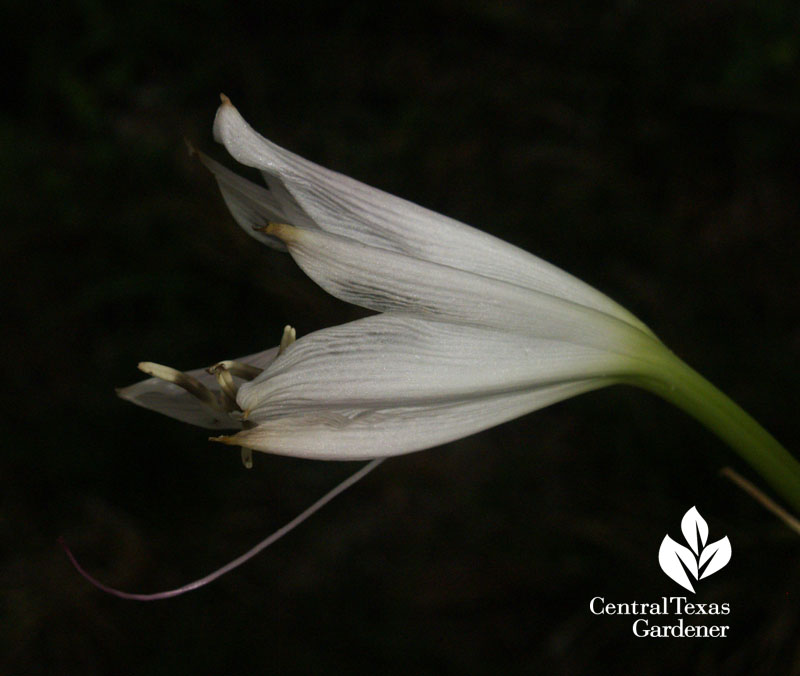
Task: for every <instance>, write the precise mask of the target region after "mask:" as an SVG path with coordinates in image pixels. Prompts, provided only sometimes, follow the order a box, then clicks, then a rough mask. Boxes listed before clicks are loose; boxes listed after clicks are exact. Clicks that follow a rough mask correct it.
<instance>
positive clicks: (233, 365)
mask: <svg viewBox="0 0 800 676" xmlns="http://www.w3.org/2000/svg"><path fill="white" fill-rule="evenodd" d="M216 368H220V369H225V370H226V371H230V374H231V375H232V376H236V377H237V378H241V379H242V380H247V381H250V380H253V378H257V377H258V376H260V375H261V373H262V372H263V371H264V369H260V368H258V367H257V366H251V365H250V364H245V363H244V362H240V361H233V360H232V359H226V360H225V361H221V362H218V363H216V364H214V366H212V367H210V368H209V369H208V372H209V373H213V372H214V371H213V370H212V369H216Z"/></svg>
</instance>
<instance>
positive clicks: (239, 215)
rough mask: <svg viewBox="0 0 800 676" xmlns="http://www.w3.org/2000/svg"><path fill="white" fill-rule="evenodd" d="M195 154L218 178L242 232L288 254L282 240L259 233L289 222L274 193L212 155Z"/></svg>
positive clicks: (223, 195)
mask: <svg viewBox="0 0 800 676" xmlns="http://www.w3.org/2000/svg"><path fill="white" fill-rule="evenodd" d="M194 152H195V153H196V154H197V156H198V157H199V158H200V161H201V162H202V163H203V164H204V165H205V166H206V168H207V169H208V170H209V171H210V172H211V173H212V174H214V178H215V179H216V181H217V185H218V186H219V190H220V192H221V193H222V198H223V199H224V200H225V204H226V205H227V206H228V209H229V210H230V212H231V215H232V216H233V218H234V220H235V221H236V222H237V223H238V224H239V225H240V226H241V227H242V229H243V230H244V231H245V232H246V233H247V234H248V235H250V236H251V237H253V238H255V239H257V240H258V241H259V242H262V243H264V244H266V245H268V246H271V247H273V248H275V249H281V250H283V251H285V250H286V246H285V245H284V244H283V242H281V241H280V240H279V239H277V238H275V237H271V236H270V235H266V234H264V233H263V232H261V231H259V230H255V228H260V227H263V226H265V225H267V223H270V222H278V223H283V222H285V221H286V220H287V217H286V214H285V213H284V211H283V209H282V208H281V206H280V204H279V203H278V200H276V199H275V197H274V196H273V195H272V193H271V192H270V191H269V190H267V189H266V188H263V187H262V186H260V185H256V184H255V183H253V182H252V181H248V180H247V179H246V178H242V177H241V176H239V175H238V174H235V173H234V172H232V171H231V170H230V169H227V168H226V167H223V166H222V165H221V164H220V163H219V162H216V161H214V160H212V159H211V158H210V157H209V156H208V155H206V154H204V153H201V152H199V151H194Z"/></svg>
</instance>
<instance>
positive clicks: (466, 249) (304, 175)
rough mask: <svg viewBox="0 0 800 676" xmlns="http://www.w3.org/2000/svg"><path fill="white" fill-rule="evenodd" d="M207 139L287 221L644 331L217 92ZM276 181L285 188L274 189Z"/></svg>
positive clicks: (565, 279)
mask: <svg viewBox="0 0 800 676" xmlns="http://www.w3.org/2000/svg"><path fill="white" fill-rule="evenodd" d="M214 137H215V138H216V139H217V140H218V141H220V142H221V143H223V144H224V145H225V147H226V149H227V150H228V152H229V153H230V154H231V155H232V156H233V157H234V158H235V159H236V160H237V161H239V162H241V163H242V164H245V165H247V166H251V167H256V168H258V169H261V170H262V171H263V172H264V175H265V178H266V180H267V182H268V185H269V186H270V188H271V189H272V191H273V193H274V196H275V197H276V199H278V200H279V201H281V205H282V207H283V210H284V212H285V213H286V215H287V216H288V219H287V221H288V222H289V223H291V224H293V225H298V226H308V225H309V223H308V222H307V221H305V222H304V220H305V219H304V215H305V216H307V217H310V219H311V221H313V223H314V224H315V225H316V226H317V227H319V228H321V229H323V230H325V231H326V232H330V233H333V234H338V235H343V236H346V237H350V238H352V239H355V240H358V241H359V242H362V243H364V244H368V245H370V246H373V247H379V248H382V249H387V250H390V251H396V252H399V253H403V254H406V255H407V256H410V257H413V258H418V259H421V260H427V261H432V262H435V263H440V264H443V265H447V266H451V267H454V268H457V269H460V270H466V271H468V272H472V273H475V274H480V275H484V276H486V277H490V278H492V279H497V280H501V281H504V282H510V283H512V284H517V285H520V286H523V287H526V288H529V289H533V290H536V291H542V292H544V293H547V294H551V295H554V296H557V297H559V298H564V299H566V300H570V301H572V302H574V303H578V304H580V305H584V306H586V307H590V308H593V309H595V310H598V311H600V312H604V313H607V314H609V315H611V316H614V317H617V318H618V319H621V320H623V321H625V322H627V323H629V324H631V325H632V326H636V327H638V328H639V329H642V330H644V331H646V332H649V329H647V328H646V327H645V326H644V324H642V322H641V321H640V320H638V319H637V318H636V317H634V316H633V315H631V314H630V313H629V312H628V311H627V310H625V309H624V308H623V307H621V306H620V305H618V304H617V303H615V302H614V301H613V300H611V299H610V298H608V297H607V296H605V295H604V294H602V293H600V292H599V291H597V290H596V289H594V288H592V287H591V286H589V285H588V284H586V283H584V282H582V281H581V280H579V279H577V278H575V277H573V276H572V275H570V274H568V273H566V272H564V271H563V270H560V269H559V268H557V267H555V266H554V265H551V264H550V263H547V262H546V261H543V260H541V259H540V258H537V257H536V256H533V255H532V254H529V253H528V252H526V251H523V250H522V249H519V248H517V247H515V246H513V245H511V244H508V243H507V242H504V241H502V240H500V239H497V238H496V237H492V236H491V235H489V234H487V233H485V232H482V231H480V230H476V229H475V228H472V227H470V226H467V225H464V224H463V223H460V222H458V221H456V220H454V219H452V218H448V217H446V216H442V215H441V214H437V213H435V212H433V211H430V210H429V209H425V208H423V207H420V206H418V205H416V204H414V203H412V202H409V201H407V200H404V199H401V198H399V197H395V196H393V195H390V194H388V193H385V192H383V191H381V190H378V189H376V188H371V187H369V186H367V185H365V184H363V183H360V182H359V181H356V180H354V179H351V178H348V177H347V176H343V175H342V174H338V173H336V172H333V171H330V170H328V169H325V168H323V167H320V166H318V165H316V164H314V163H313V162H310V161H308V160H306V159H303V158H302V157H299V156H298V155H295V154H294V153H291V152H289V151H287V150H285V149H283V148H281V147H280V146H277V145H275V144H274V143H272V142H270V141H268V140H267V139H265V138H263V137H262V136H261V135H259V134H258V133H257V132H255V131H254V130H253V129H252V128H251V127H250V125H248V124H247V122H245V120H244V119H243V118H242V116H241V115H240V114H239V111H238V110H236V108H235V107H234V106H233V105H232V104H231V103H230V101H229V100H228V99H227V98H223V103H222V105H221V106H220V107H219V109H218V111H217V115H216V118H215V120H214ZM279 186H282V187H283V188H284V189H285V192H282V193H281V192H279V190H278V188H279Z"/></svg>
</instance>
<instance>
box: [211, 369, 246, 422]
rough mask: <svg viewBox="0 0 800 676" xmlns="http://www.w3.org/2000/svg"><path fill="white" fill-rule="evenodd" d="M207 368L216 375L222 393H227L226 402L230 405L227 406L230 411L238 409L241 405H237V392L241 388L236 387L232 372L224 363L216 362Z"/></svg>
mask: <svg viewBox="0 0 800 676" xmlns="http://www.w3.org/2000/svg"><path fill="white" fill-rule="evenodd" d="M206 370H207V371H208V372H209V373H211V374H212V375H213V376H214V377H216V379H217V383H218V384H219V387H220V389H221V390H222V393H223V394H224V395H225V400H226V401H225V403H226V404H227V405H228V406H227V408H228V409H229V410H230V411H238V410H239V407H238V406H237V405H236V393H237V392H238V391H239V388H238V387H236V383H234V382H233V376H232V375H231V372H230V371H229V370H228V369H226V368H225V367H224V366H223V365H222V364H215V365H214V366H211V367H209V368H208V369H206Z"/></svg>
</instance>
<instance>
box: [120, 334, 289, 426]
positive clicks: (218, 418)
mask: <svg viewBox="0 0 800 676" xmlns="http://www.w3.org/2000/svg"><path fill="white" fill-rule="evenodd" d="M277 355H278V348H277V347H273V348H270V349H269V350H264V351H263V352H258V353H256V354H251V355H248V356H246V357H240V358H239V359H237V360H236V361H240V362H243V363H245V364H249V365H251V366H255V367H257V368H261V369H264V368H266V367H267V366H269V364H271V363H272V361H273V360H274V359H275V357H276V356H277ZM187 374H188V375H190V376H192V377H193V378H195V379H196V380H199V381H200V382H201V383H202V384H203V385H205V386H206V387H207V388H208V389H209V390H211V391H212V392H214V393H215V394H218V393H219V385H218V384H217V380H216V378H215V377H214V376H213V375H211V374H210V373H208V371H206V369H204V368H202V369H194V370H192V371H187ZM117 394H118V395H119V396H120V397H121V398H122V399H125V400H127V401H130V402H131V403H133V404H136V405H137V406H141V407H142V408H147V409H150V410H151V411H156V412H157V413H163V414H164V415H166V416H169V417H170V418H175V419H176V420H180V421H182V422H186V423H189V424H190V425H197V426H198V427H205V428H206V429H211V430H229V429H241V424H239V423H237V422H236V421H235V420H233V418H231V417H230V416H227V415H224V414H222V413H220V412H217V411H214V410H213V409H211V408H209V407H207V406H205V405H203V404H202V403H200V401H199V400H198V399H197V398H196V397H194V396H192V395H190V394H189V393H188V392H187V391H186V390H184V389H183V388H182V387H178V386H177V385H175V384H173V383H168V382H166V381H164V380H161V379H160V378H147V379H146V380H142V381H140V382H138V383H135V384H133V385H129V386H128V387H121V388H119V389H118V390H117Z"/></svg>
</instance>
